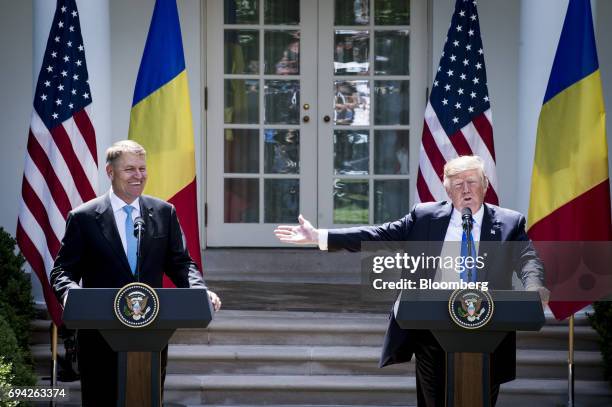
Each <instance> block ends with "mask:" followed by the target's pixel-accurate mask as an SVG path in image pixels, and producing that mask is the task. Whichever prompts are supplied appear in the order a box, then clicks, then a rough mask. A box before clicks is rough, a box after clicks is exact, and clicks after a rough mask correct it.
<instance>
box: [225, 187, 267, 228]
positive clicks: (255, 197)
mask: <svg viewBox="0 0 612 407" xmlns="http://www.w3.org/2000/svg"><path fill="white" fill-rule="evenodd" d="M223 192H224V196H225V200H224V201H225V207H224V219H225V223H257V222H259V179H258V178H226V179H225V185H224V191H223Z"/></svg>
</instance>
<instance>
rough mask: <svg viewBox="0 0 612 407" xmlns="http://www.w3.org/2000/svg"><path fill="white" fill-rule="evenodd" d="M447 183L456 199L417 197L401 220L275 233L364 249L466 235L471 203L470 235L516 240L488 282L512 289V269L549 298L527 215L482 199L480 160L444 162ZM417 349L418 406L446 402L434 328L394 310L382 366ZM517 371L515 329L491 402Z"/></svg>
mask: <svg viewBox="0 0 612 407" xmlns="http://www.w3.org/2000/svg"><path fill="white" fill-rule="evenodd" d="M444 187H445V189H446V193H447V194H448V196H449V197H450V201H451V202H447V201H442V202H430V203H421V204H417V205H415V206H414V208H413V209H412V211H411V212H410V213H409V214H408V215H406V216H405V217H403V218H402V219H399V220H397V221H394V222H389V223H385V224H383V225H378V226H361V227H352V228H343V229H329V230H326V229H316V228H314V227H313V226H312V224H311V223H310V222H309V221H308V220H306V219H304V217H303V216H302V215H300V216H299V219H298V220H299V225H297V226H293V225H281V226H278V228H277V229H276V230H275V231H274V233H275V235H276V236H277V237H278V239H279V240H280V241H281V242H285V243H292V244H315V245H318V246H319V248H320V249H321V250H329V251H335V250H341V249H345V250H349V251H359V250H361V244H362V242H367V241H398V242H399V241H427V240H429V241H439V242H461V241H462V234H463V228H462V211H464V210H465V208H469V209H470V210H471V213H472V214H473V216H472V219H471V221H472V224H473V229H472V233H471V235H472V236H471V238H472V239H473V241H474V242H479V241H483V242H484V241H488V242H495V241H499V242H504V241H513V242H518V243H517V244H516V246H514V247H515V248H514V249H512V250H511V251H510V252H509V253H507V254H506V255H505V256H500V258H499V259H493V262H494V263H495V264H493V265H489V267H488V272H487V270H485V271H484V272H483V273H482V275H480V276H478V278H479V279H483V280H484V279H486V280H484V281H488V282H489V286H488V288H489V289H494V290H511V289H512V272H513V271H514V272H516V274H517V275H518V277H519V279H520V280H521V281H522V283H523V286H524V287H525V289H527V290H534V291H539V292H540V296H541V298H542V300H543V301H547V300H548V290H547V289H546V288H545V287H544V286H543V283H544V270H543V266H542V262H541V261H540V259H539V258H538V256H537V253H536V251H535V249H534V248H533V246H532V244H531V241H530V240H529V238H528V237H527V234H526V232H525V217H524V216H523V215H521V214H520V213H518V212H515V211H512V210H510V209H505V208H501V207H498V206H495V205H490V204H486V203H484V197H485V194H486V191H487V188H488V179H487V177H486V174H485V171H484V165H483V162H482V159H480V157H477V156H463V157H458V158H456V159H453V160H450V161H449V162H448V163H447V164H446V165H445V166H444ZM441 247H442V245H441ZM457 247H458V245H457ZM438 254H439V253H438ZM489 260H491V259H489ZM437 273H441V271H440V270H438V271H437ZM479 274H480V272H479ZM394 308H395V307H394ZM413 355H416V382H417V400H418V405H419V406H420V407H422V406H427V407H437V406H444V405H445V354H444V351H443V350H442V348H441V347H440V345H439V344H438V342H437V340H436V339H435V338H434V336H433V334H432V333H431V332H430V331H427V330H416V329H401V328H400V327H399V325H398V324H397V322H396V320H395V310H394V311H393V312H391V315H390V320H389V326H388V328H387V332H386V334H385V340H384V345H383V349H382V355H381V359H380V366H381V367H383V366H387V365H391V364H394V363H402V362H408V361H410V360H411V359H412V356H413ZM515 376H516V337H515V334H514V333H511V334H508V335H507V337H506V338H505V339H504V340H503V342H502V343H501V345H500V346H499V347H498V348H497V350H496V351H495V352H494V353H493V354H492V355H491V382H492V389H491V399H492V400H491V402H492V403H491V404H492V405H495V402H496V400H497V396H498V393H499V385H500V384H501V383H505V382H508V381H511V380H514V379H515Z"/></svg>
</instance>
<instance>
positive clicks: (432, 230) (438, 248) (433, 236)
mask: <svg viewBox="0 0 612 407" xmlns="http://www.w3.org/2000/svg"><path fill="white" fill-rule="evenodd" d="M452 213H453V206H452V205H451V204H450V203H447V204H446V205H444V206H443V207H442V208H440V209H439V210H438V211H436V212H435V213H434V215H433V216H432V217H431V221H430V222H429V235H428V236H427V240H428V241H429V242H430V243H429V244H430V253H431V254H432V255H434V256H438V255H439V254H440V252H442V245H443V244H444V237H445V236H446V230H447V229H448V224H449V223H450V218H451V214H452Z"/></svg>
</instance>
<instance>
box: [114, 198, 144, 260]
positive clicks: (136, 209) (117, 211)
mask: <svg viewBox="0 0 612 407" xmlns="http://www.w3.org/2000/svg"><path fill="white" fill-rule="evenodd" d="M108 195H109V197H110V203H111V206H112V208H113V215H115V225H116V226H117V231H118V232H119V237H120V238H121V244H122V245H123V251H124V252H125V255H126V256H127V243H126V241H125V219H126V218H127V213H126V212H125V210H124V209H123V207H124V206H126V205H128V204H127V203H125V202H124V201H123V200H122V199H121V198H119V197H118V196H117V195H115V193H114V192H113V188H111V189H110V191H109V193H108ZM129 205H130V206H131V207H132V208H133V209H132V220H134V219H136V218H137V217H139V216H140V198H136V199H135V200H134V202H132V203H131V204H129Z"/></svg>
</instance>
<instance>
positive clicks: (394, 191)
mask: <svg viewBox="0 0 612 407" xmlns="http://www.w3.org/2000/svg"><path fill="white" fill-rule="evenodd" d="M409 191H410V182H409V181H408V180H407V179H400V180H375V181H374V223H385V222H389V221H393V220H396V219H399V218H401V217H402V216H404V215H406V214H407V213H408V212H409V211H410V207H409V203H410V199H409V198H410V197H409V196H408V195H409V193H410V192H409Z"/></svg>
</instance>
